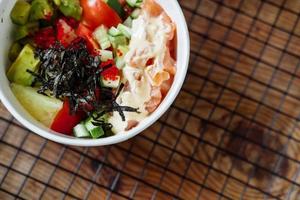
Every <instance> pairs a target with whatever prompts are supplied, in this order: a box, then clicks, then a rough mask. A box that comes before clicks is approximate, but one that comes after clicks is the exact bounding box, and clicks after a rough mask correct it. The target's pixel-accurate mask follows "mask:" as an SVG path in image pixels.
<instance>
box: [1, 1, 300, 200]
mask: <svg viewBox="0 0 300 200" xmlns="http://www.w3.org/2000/svg"><path fill="white" fill-rule="evenodd" d="M179 2H180V4H181V6H182V8H183V12H184V14H185V16H186V19H187V22H188V24H189V29H190V37H191V60H190V67H189V73H188V75H187V78H186V82H185V84H184V86H183V89H182V91H181V93H180V94H179V97H178V98H177V100H176V101H175V103H174V104H173V106H172V107H171V108H170V109H169V111H168V112H167V113H166V114H165V115H164V116H163V117H162V118H161V119H160V120H159V121H158V122H157V123H155V124H154V125H153V126H151V127H150V128H149V129H147V130H146V131H144V132H143V133H141V134H140V135H139V136H137V137H135V138H133V139H131V140H129V141H127V142H124V143H121V144H117V145H114V146H109V147H99V148H77V147H65V146H62V145H59V144H56V143H53V142H51V141H46V140H45V139H43V138H41V137H39V136H37V135H35V134H32V133H30V132H28V130H26V129H24V128H23V127H22V126H21V125H20V124H19V123H18V122H17V121H15V120H14V119H13V118H12V116H11V114H9V112H8V111H7V110H6V109H5V108H4V107H3V106H0V199H1V200H2V199H4V200H5V199H15V198H23V199H49V200H52V199H91V200H94V199H95V200H98V199H117V200H119V199H163V200H164V199H173V198H175V199H187V200H192V199H204V200H214V199H246V200H253V199H288V198H289V199H292V200H294V199H295V200H296V199H299V197H300V174H299V169H300V154H299V151H300V124H299V116H300V89H299V88H300V87H299V86H300V70H299V66H300V20H299V19H298V17H299V13H300V1H298V0H265V1H261V0H244V1H242V0H181V1H179ZM178 67H180V66H178Z"/></svg>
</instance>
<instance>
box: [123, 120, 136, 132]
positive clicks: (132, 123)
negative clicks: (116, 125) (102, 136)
mask: <svg viewBox="0 0 300 200" xmlns="http://www.w3.org/2000/svg"><path fill="white" fill-rule="evenodd" d="M137 125H139V122H138V121H136V120H129V121H128V122H127V127H126V129H125V131H129V130H131V129H133V128H134V127H137Z"/></svg>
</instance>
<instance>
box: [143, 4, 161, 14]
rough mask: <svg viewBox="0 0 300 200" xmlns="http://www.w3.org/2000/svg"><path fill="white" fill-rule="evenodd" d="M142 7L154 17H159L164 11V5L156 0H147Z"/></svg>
mask: <svg viewBox="0 0 300 200" xmlns="http://www.w3.org/2000/svg"><path fill="white" fill-rule="evenodd" d="M142 9H145V10H146V11H147V13H149V15H150V16H152V17H157V16H159V15H160V14H161V13H162V12H163V9H162V7H161V6H160V5H159V4H158V3H156V2H155V1H154V0H145V1H144V3H143V8H142Z"/></svg>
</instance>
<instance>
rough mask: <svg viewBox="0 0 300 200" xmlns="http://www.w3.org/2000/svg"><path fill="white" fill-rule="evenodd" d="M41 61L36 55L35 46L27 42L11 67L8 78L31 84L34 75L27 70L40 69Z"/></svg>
mask: <svg viewBox="0 0 300 200" xmlns="http://www.w3.org/2000/svg"><path fill="white" fill-rule="evenodd" d="M39 62H40V61H39V59H37V58H35V56H34V49H33V47H32V46H31V45H29V44H27V45H25V47H24V48H23V49H22V51H21V53H20V54H19V56H18V57H17V59H16V60H15V62H14V63H13V64H12V65H11V67H10V68H9V70H8V72H7V78H8V79H9V80H10V81H11V82H14V83H18V84H21V85H25V86H29V85H31V84H32V82H33V80H34V77H33V76H32V74H30V73H28V72H27V70H31V71H33V72H35V71H36V70H37V69H38V65H39Z"/></svg>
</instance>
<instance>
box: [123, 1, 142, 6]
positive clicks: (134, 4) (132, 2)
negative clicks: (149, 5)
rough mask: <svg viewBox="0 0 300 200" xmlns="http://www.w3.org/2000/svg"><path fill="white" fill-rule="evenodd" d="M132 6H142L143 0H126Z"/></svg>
mask: <svg viewBox="0 0 300 200" xmlns="http://www.w3.org/2000/svg"><path fill="white" fill-rule="evenodd" d="M126 2H127V4H128V5H129V6H130V7H133V8H134V7H141V5H142V3H143V0H126Z"/></svg>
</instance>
